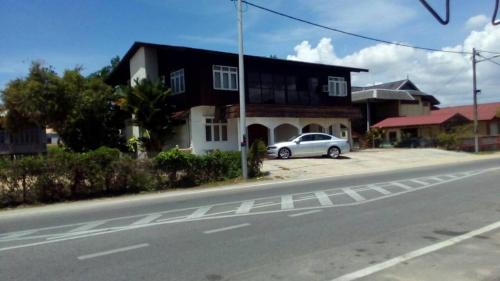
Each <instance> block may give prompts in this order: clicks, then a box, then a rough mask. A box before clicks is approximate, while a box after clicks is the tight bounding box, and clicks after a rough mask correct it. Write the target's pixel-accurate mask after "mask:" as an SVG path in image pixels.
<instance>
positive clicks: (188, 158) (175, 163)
mask: <svg viewBox="0 0 500 281" xmlns="http://www.w3.org/2000/svg"><path fill="white" fill-rule="evenodd" d="M195 159H196V156H195V155H193V154H191V153H189V152H185V151H181V150H179V149H177V148H174V149H171V150H168V151H164V152H161V153H159V154H158V155H157V156H156V157H155V158H154V161H155V164H156V167H157V168H158V169H159V170H160V171H162V172H164V173H165V174H166V175H167V177H168V183H169V184H170V185H177V183H178V182H179V181H181V182H185V183H189V182H193V183H194V178H193V177H194V174H193V172H194V170H195V169H193V168H194V167H193V165H194V164H195V163H194V162H195V161H196V160H195Z"/></svg>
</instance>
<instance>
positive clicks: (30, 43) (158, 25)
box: [0, 0, 500, 106]
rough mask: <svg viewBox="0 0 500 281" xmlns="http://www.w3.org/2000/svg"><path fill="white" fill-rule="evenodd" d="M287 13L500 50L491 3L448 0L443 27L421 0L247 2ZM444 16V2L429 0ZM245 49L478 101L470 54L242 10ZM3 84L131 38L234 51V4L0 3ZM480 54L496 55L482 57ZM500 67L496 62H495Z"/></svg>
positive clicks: (121, 49) (219, 0) (491, 68)
mask: <svg viewBox="0 0 500 281" xmlns="http://www.w3.org/2000/svg"><path fill="white" fill-rule="evenodd" d="M250 1H251V2H253V3H255V4H258V5H262V6H265V7H268V8H271V9H275V10H278V11H281V12H285V13H287V14H290V15H293V16H297V17H300V18H304V19H307V20H309V21H313V22H317V23H320V24H323V25H326V26H331V27H334V28H339V29H343V30H346V31H349V32H354V33H360V34H363V35H367V36H371V37H377V38H381V39H384V40H387V41H391V42H401V43H405V44H410V45H417V46H424V47H430V48H435V49H451V50H459V51H471V49H472V48H473V47H476V48H478V49H482V50H489V51H496V52H500V25H498V26H492V25H491V24H489V22H490V21H491V17H492V14H493V8H494V1H486V0H481V1H470V0H455V1H451V20H450V24H448V25H446V26H443V25H440V24H439V23H438V22H437V21H436V20H435V19H434V18H433V17H432V16H431V14H430V13H429V12H428V11H427V10H425V9H424V7H423V6H422V5H421V4H420V3H419V1H415V0H357V1H353V0H250ZM428 2H429V3H430V4H431V5H432V6H433V7H435V9H436V10H438V11H439V12H441V13H444V2H445V0H428ZM243 17H244V40H245V53H247V54H252V55H259V56H270V55H276V56H278V57H279V58H283V59H292V60H302V61H309V62H318V63H326V64H336V65H345V66H353V67H362V68H367V69H369V70H370V72H369V73H363V74H355V75H353V84H354V85H357V86H366V85H373V84H376V83H383V82H389V81H395V80H401V79H406V78H407V77H409V78H410V79H411V80H412V81H413V82H414V83H415V84H416V85H417V86H418V87H419V88H420V89H421V90H422V91H424V92H427V93H429V94H433V95H435V96H436V97H437V98H438V99H439V100H440V101H441V103H442V105H443V106H447V105H458V104H467V103H470V102H471V100H472V97H471V96H472V94H471V93H472V67H471V59H470V56H467V55H457V54H444V53H440V52H427V51H419V50H414V49H409V48H403V47H396V46H393V45H386V44H379V43H376V42H372V41H367V40H363V39H358V38H353V37H350V36H346V35H342V34H338V33H335V32H332V31H328V30H324V29H320V28H317V27H314V26H310V25H306V24H304V23H298V22H294V21H291V20H288V19H284V18H281V17H278V16H276V15H272V14H269V13H267V12H264V11H261V10H258V9H255V8H253V7H250V6H245V7H244V15H243ZM0 26H2V28H1V29H0V89H3V88H4V87H5V86H6V84H7V83H8V81H10V80H12V79H15V78H18V77H23V76H24V75H26V73H27V71H28V68H29V66H30V64H31V62H32V61H34V60H41V61H43V62H45V63H46V64H47V65H51V66H53V67H54V68H55V69H56V71H58V72H60V73H61V72H63V71H64V69H69V68H74V67H76V66H83V67H84V72H85V73H90V72H93V71H96V70H98V69H100V68H101V67H102V66H104V65H106V64H107V63H108V62H109V60H110V59H111V58H112V57H113V56H116V55H119V56H123V55H124V54H125V52H126V51H127V50H128V48H130V46H131V45H132V43H133V42H134V41H145V42H152V43H160V44H169V45H180V46H189V47H195V48H204V49H211V50H220V51H228V52H237V48H238V45H237V25H236V8H235V3H234V2H232V1H230V0H120V1H119V0H85V1H84V0H72V1H67V0H51V1H46V0H23V1H19V0H0ZM483 55H485V56H486V55H490V54H486V53H483ZM496 61H497V62H498V63H500V58H498V59H496ZM478 88H480V89H481V90H482V93H481V95H480V97H479V101H480V102H490V101H500V66H499V65H495V64H493V63H491V62H489V61H484V62H481V63H479V64H478Z"/></svg>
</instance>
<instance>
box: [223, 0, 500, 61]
mask: <svg viewBox="0 0 500 281" xmlns="http://www.w3.org/2000/svg"><path fill="white" fill-rule="evenodd" d="M231 1H235V0H231ZM242 2H243V3H245V4H247V5H248V6H252V7H254V8H257V9H260V10H263V11H266V12H269V13H272V14H275V15H278V16H281V17H284V18H288V19H290V20H294V21H298V22H302V23H306V24H309V25H312V26H316V27H319V28H323V29H327V30H330V31H334V32H338V33H341V34H344V35H349V36H353V37H357V38H361V39H365V40H370V41H375V42H379V43H385V44H390V45H395V46H400V47H405V48H412V49H418V50H424V51H432V52H442V53H451V54H460V55H471V54H472V52H466V51H451V50H442V49H435V48H429V47H422V46H412V45H408V44H404V43H398V42H391V41H387V40H384V39H379V38H375V37H371V36H366V35H362V34H357V33H353V32H348V31H345V30H341V29H338V28H333V27H329V26H326V25H322V24H319V23H315V22H312V21H309V20H305V19H301V18H298V17H295V16H291V15H288V14H285V13H282V12H279V11H276V10H273V9H270V8H266V7H264V6H260V5H257V4H255V3H252V2H249V1H247V0H242ZM478 51H480V52H484V53H490V54H500V52H494V51H484V50H478Z"/></svg>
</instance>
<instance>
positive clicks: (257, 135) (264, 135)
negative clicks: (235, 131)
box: [247, 124, 269, 147]
mask: <svg viewBox="0 0 500 281" xmlns="http://www.w3.org/2000/svg"><path fill="white" fill-rule="evenodd" d="M247 130H248V147H250V146H251V145H252V143H254V142H255V141H256V140H258V139H260V140H261V141H263V142H264V143H265V144H266V146H267V145H268V144H269V129H268V128H267V127H266V126H264V125H261V124H252V125H250V126H248V128H247Z"/></svg>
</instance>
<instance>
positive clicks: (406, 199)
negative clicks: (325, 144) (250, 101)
mask: <svg viewBox="0 0 500 281" xmlns="http://www.w3.org/2000/svg"><path fill="white" fill-rule="evenodd" d="M334 168H335V167H334V166H332V169H334ZM499 191H500V161H499V160H489V161H480V162H474V163H467V164H460V165H448V166H439V167H432V168H421V169H411V170H402V171H395V172H393V173H379V174H369V175H368V174H367V175H361V176H360V175H358V176H349V177H337V178H331V179H321V180H308V181H301V182H296V183H281V184H272V185H263V186H262V185H261V186H256V187H255V188H245V189H228V190H227V191H225V190H224V191H214V192H202V193H193V194H188V195H180V196H159V197H158V198H153V199H151V198H147V199H144V200H125V199H124V200H120V199H119V200H115V201H113V203H110V204H103V203H102V202H100V203H99V202H98V203H94V202H89V203H88V204H83V205H81V206H80V207H76V208H75V207H71V204H63V205H60V207H57V208H53V209H51V211H50V212H43V211H39V209H36V211H33V212H30V211H26V212H19V213H10V212H2V213H0V279H1V280H2V281H7V280H37V281H40V280H48V281H53V280H85V281H86V280H110V281H111V280H162V281H165V280H209V281H217V280H308V281H309V280H346V281H347V280H356V279H358V278H362V277H366V276H369V274H371V272H370V270H366V268H371V269H373V268H374V266H375V265H380V264H384V262H386V263H385V264H387V261H392V260H395V261H400V262H404V261H405V259H404V258H403V259H401V257H402V255H405V254H407V253H411V252H415V251H416V252H415V253H421V255H423V254H425V251H420V250H419V249H423V248H424V249H435V248H437V249H435V250H439V247H435V246H433V245H435V244H436V243H439V242H443V241H445V244H446V246H447V247H448V246H449V247H453V244H454V243H459V242H460V241H461V240H460V239H462V238H463V239H466V238H469V236H470V237H472V236H474V235H476V234H477V235H479V234H481V233H482V232H486V231H490V230H492V229H497V228H500V224H498V221H500V192H499ZM34 210H35V209H34ZM496 223H497V224H496ZM485 226H490V227H489V228H488V229H484V231H483V230H480V232H473V233H472V234H470V232H471V231H474V230H478V229H482V228H483V227H485ZM481 231H482V232H481ZM464 235H465V236H464ZM450 238H458V239H457V240H456V241H452V242H450V243H448V242H446V241H447V240H448V239H450ZM426 247H427V248H426ZM403 257H408V256H403ZM377 268H379V269H377V270H383V268H380V267H377ZM363 269H365V270H364V271H363ZM423 270H425V269H423ZM356 272H358V273H359V272H361V273H362V274H364V275H356V274H354V275H353V274H352V273H356ZM363 280H369V278H368V279H363Z"/></svg>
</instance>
